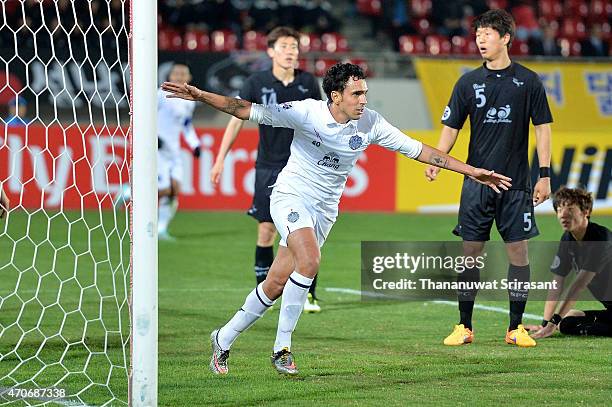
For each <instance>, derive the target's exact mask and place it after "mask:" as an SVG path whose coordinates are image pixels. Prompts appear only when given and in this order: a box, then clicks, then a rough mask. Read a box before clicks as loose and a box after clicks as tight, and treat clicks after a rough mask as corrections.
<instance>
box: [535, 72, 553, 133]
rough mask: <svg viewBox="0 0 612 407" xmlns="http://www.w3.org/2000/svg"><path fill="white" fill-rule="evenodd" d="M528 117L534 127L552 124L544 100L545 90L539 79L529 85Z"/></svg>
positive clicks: (548, 108)
mask: <svg viewBox="0 0 612 407" xmlns="http://www.w3.org/2000/svg"><path fill="white" fill-rule="evenodd" d="M529 115H530V116H531V122H532V123H533V125H534V126H537V125H539V124H546V123H552V121H553V117H552V114H551V113H550V107H549V106H548V99H546V90H544V85H543V84H542V81H541V80H540V78H538V77H536V78H535V80H534V81H533V83H532V85H531V106H530V111H529Z"/></svg>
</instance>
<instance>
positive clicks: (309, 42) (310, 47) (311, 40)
mask: <svg viewBox="0 0 612 407" xmlns="http://www.w3.org/2000/svg"><path fill="white" fill-rule="evenodd" d="M300 51H301V52H309V51H321V38H319V36H318V35H316V34H302V36H301V37H300Z"/></svg>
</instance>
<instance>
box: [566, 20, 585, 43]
mask: <svg viewBox="0 0 612 407" xmlns="http://www.w3.org/2000/svg"><path fill="white" fill-rule="evenodd" d="M560 35H561V36H562V37H566V38H572V39H582V38H584V37H585V36H586V27H585V25H584V23H583V22H582V20H579V19H577V18H572V17H568V18H566V19H565V20H563V23H562V24H561V32H560Z"/></svg>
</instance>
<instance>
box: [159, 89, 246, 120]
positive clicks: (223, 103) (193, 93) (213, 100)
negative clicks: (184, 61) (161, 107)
mask: <svg viewBox="0 0 612 407" xmlns="http://www.w3.org/2000/svg"><path fill="white" fill-rule="evenodd" d="M162 90H164V91H166V92H169V93H170V94H169V95H168V96H166V97H167V98H179V99H185V100H194V101H197V102H203V103H206V104H207V105H209V106H212V107H214V108H215V109H217V110H220V111H222V112H225V113H228V114H231V115H232V116H235V117H237V118H239V119H242V120H248V118H249V116H250V114H251V102H249V101H248V100H244V99H236V98H232V97H227V96H222V95H217V94H216V93H212V92H206V91H203V90H201V89H198V88H196V87H195V86H192V85H188V84H186V83H183V84H182V85H179V84H177V83H172V82H164V83H163V84H162Z"/></svg>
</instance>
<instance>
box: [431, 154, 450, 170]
mask: <svg viewBox="0 0 612 407" xmlns="http://www.w3.org/2000/svg"><path fill="white" fill-rule="evenodd" d="M429 162H430V163H431V164H433V165H435V166H436V167H442V168H446V166H447V165H448V157H444V156H441V155H439V154H436V153H432V154H431V158H430V159H429Z"/></svg>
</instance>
